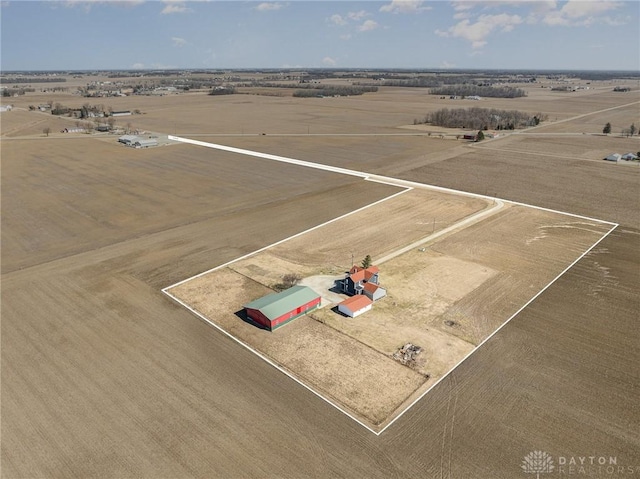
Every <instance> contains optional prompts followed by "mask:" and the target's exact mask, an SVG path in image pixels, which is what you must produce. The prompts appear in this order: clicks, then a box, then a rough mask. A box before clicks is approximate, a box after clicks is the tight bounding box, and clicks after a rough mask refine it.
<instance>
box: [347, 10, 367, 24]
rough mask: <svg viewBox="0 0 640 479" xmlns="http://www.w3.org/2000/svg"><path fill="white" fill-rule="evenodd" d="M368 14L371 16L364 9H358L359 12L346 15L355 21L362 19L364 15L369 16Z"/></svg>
mask: <svg viewBox="0 0 640 479" xmlns="http://www.w3.org/2000/svg"><path fill="white" fill-rule="evenodd" d="M369 16H371V14H370V13H368V12H366V11H364V10H360V11H359V12H349V13H347V17H349V18H350V19H351V20H355V21H356V22H357V21H360V20H362V19H363V18H364V17H369Z"/></svg>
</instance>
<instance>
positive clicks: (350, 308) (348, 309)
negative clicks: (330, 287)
mask: <svg viewBox="0 0 640 479" xmlns="http://www.w3.org/2000/svg"><path fill="white" fill-rule="evenodd" d="M372 306H373V301H372V300H371V299H370V298H368V297H367V296H365V295H362V294H359V295H357V296H351V297H350V298H348V299H345V300H344V301H343V302H342V303H340V304H339V305H338V311H340V312H341V313H344V314H346V315H347V316H349V317H351V318H355V317H357V316H360V315H361V314H363V313H366V312H367V311H369V310H370V309H371V307H372Z"/></svg>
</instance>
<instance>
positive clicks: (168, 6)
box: [160, 0, 193, 15]
mask: <svg viewBox="0 0 640 479" xmlns="http://www.w3.org/2000/svg"><path fill="white" fill-rule="evenodd" d="M163 1H164V3H165V7H164V8H163V9H162V11H161V12H160V13H161V14H163V15H171V14H172V13H188V12H192V11H193V10H191V9H190V8H189V7H187V5H186V4H185V2H183V1H181V0H163Z"/></svg>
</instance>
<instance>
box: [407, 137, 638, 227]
mask: <svg viewBox="0 0 640 479" xmlns="http://www.w3.org/2000/svg"><path fill="white" fill-rule="evenodd" d="M542 144H543V147H544V142H542ZM490 145H492V148H493V147H496V148H499V143H498V142H492V143H491V144H490ZM546 151H547V152H549V151H550V150H546ZM401 176H402V177H403V178H405V179H407V180H413V181H420V182H423V183H427V184H432V185H438V186H443V187H446V188H453V189H458V190H462V191H470V192H473V193H478V194H483V195H489V196H493V195H496V196H498V197H502V198H505V199H508V200H512V201H520V202H523V203H527V204H531V205H536V206H542V207H545V208H551V209H555V210H559V211H567V212H569V213H574V214H579V215H584V216H592V217H595V218H598V219H603V220H607V221H612V222H615V223H620V224H627V225H632V226H634V227H638V228H640V210H639V209H638V208H637V205H638V198H637V194H636V193H637V188H638V182H639V181H640V168H635V167H633V166H630V167H626V166H625V165H618V164H615V163H610V162H607V161H597V162H596V161H583V160H567V159H565V158H557V157H552V156H541V155H537V154H526V153H518V154H514V153H513V152H509V151H506V152H502V151H499V150H494V149H491V150H489V149H483V148H482V147H481V148H475V149H473V151H472V152H470V153H466V154H464V155H460V156H457V157H454V158H449V159H446V160H444V161H440V162H435V163H430V164H429V165H427V166H423V167H420V168H416V169H413V170H410V171H407V172H403V173H402V174H401ZM634 205H636V206H634Z"/></svg>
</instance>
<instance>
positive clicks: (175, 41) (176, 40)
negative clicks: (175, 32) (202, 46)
mask: <svg viewBox="0 0 640 479" xmlns="http://www.w3.org/2000/svg"><path fill="white" fill-rule="evenodd" d="M171 41H172V42H173V45H174V46H176V47H184V46H185V45H187V44H188V43H189V42H187V41H186V40H185V39H184V38H180V37H171Z"/></svg>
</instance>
